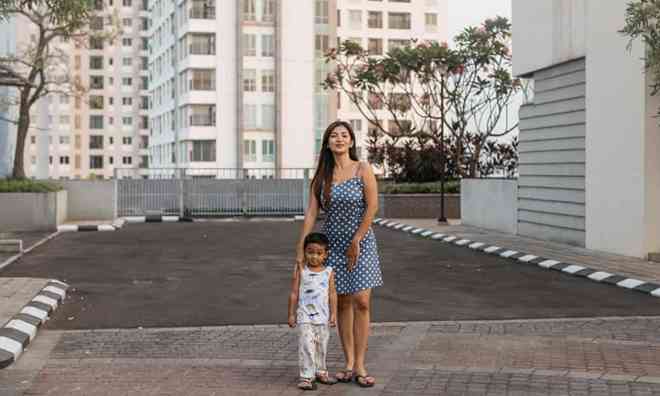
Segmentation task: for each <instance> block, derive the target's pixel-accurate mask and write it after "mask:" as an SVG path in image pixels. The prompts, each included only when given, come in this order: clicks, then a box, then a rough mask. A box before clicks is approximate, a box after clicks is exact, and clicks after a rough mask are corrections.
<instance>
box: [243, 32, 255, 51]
mask: <svg viewBox="0 0 660 396" xmlns="http://www.w3.org/2000/svg"><path fill="white" fill-rule="evenodd" d="M243 56H257V36H256V35H254V34H244V35H243Z"/></svg>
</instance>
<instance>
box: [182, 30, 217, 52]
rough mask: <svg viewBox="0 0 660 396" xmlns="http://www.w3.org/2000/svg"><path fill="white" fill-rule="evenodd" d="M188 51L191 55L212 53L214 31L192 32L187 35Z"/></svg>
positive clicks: (213, 50) (213, 49)
mask: <svg viewBox="0 0 660 396" xmlns="http://www.w3.org/2000/svg"><path fill="white" fill-rule="evenodd" d="M188 51H189V53H190V54H192V55H214V54H215V34H214V33H192V34H190V35H188Z"/></svg>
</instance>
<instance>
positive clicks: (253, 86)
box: [243, 69, 257, 92]
mask: <svg viewBox="0 0 660 396" xmlns="http://www.w3.org/2000/svg"><path fill="white" fill-rule="evenodd" d="M256 90H257V71H256V70H254V69H245V70H243V91H245V92H254V91H256Z"/></svg>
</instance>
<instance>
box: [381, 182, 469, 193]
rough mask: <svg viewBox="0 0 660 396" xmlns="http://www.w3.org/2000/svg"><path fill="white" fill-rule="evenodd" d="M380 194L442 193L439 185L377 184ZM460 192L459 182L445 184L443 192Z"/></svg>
mask: <svg viewBox="0 0 660 396" xmlns="http://www.w3.org/2000/svg"><path fill="white" fill-rule="evenodd" d="M378 185H379V187H380V186H381V185H382V187H380V191H379V192H381V193H384V194H439V193H440V192H441V191H442V188H441V185H440V183H437V182H433V183H388V182H381V183H378ZM460 190H461V182H460V181H459V180H450V181H447V182H446V183H445V192H446V193H448V194H458V193H460Z"/></svg>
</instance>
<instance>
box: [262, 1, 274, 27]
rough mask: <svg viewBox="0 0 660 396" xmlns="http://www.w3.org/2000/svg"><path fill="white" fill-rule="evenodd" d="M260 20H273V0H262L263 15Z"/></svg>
mask: <svg viewBox="0 0 660 396" xmlns="http://www.w3.org/2000/svg"><path fill="white" fill-rule="evenodd" d="M261 20H262V21H263V22H274V21H275V0H264V15H263V17H262V18H261Z"/></svg>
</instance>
